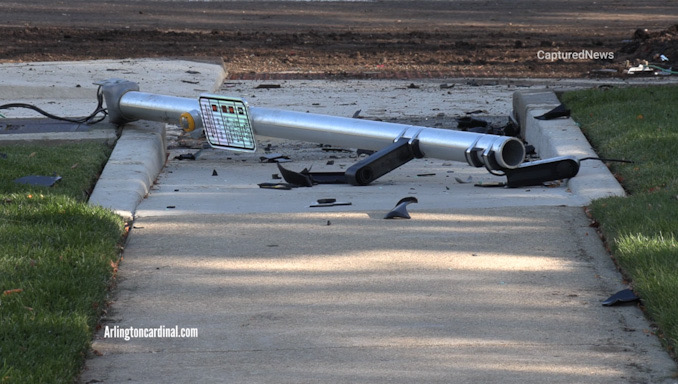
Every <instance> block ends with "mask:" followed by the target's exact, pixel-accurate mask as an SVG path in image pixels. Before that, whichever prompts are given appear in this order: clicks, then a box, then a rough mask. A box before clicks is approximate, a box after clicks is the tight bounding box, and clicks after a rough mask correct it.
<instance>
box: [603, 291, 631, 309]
mask: <svg viewBox="0 0 678 384" xmlns="http://www.w3.org/2000/svg"><path fill="white" fill-rule="evenodd" d="M639 300H640V297H638V296H636V294H635V293H633V291H632V290H630V289H623V290H621V291H619V292H617V293H615V294H614V295H612V296H610V297H609V298H608V299H607V300H605V301H603V305H604V306H606V307H611V306H613V305H619V304H626V303H633V302H636V301H639Z"/></svg>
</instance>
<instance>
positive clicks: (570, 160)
mask: <svg viewBox="0 0 678 384" xmlns="http://www.w3.org/2000/svg"><path fill="white" fill-rule="evenodd" d="M504 173H505V174H506V186H508V187H509V188H517V187H527V186H532V185H541V184H542V183H544V182H546V181H553V180H561V179H570V178H573V177H575V176H576V175H577V173H579V161H577V159H575V158H574V157H572V156H561V157H554V158H550V159H545V160H538V161H532V162H528V163H523V164H521V165H520V166H519V167H517V168H513V169H506V170H504Z"/></svg>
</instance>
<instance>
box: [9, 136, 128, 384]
mask: <svg viewBox="0 0 678 384" xmlns="http://www.w3.org/2000/svg"><path fill="white" fill-rule="evenodd" d="M109 154H110V148H109V147H108V146H105V145H103V144H93V143H79V144H71V145H59V146H19V145H12V146H0V383H5V382H7V383H72V382H73V380H74V378H75V377H76V376H77V375H78V373H79V372H80V370H81V368H82V364H83V362H84V359H85V354H86V352H87V350H88V348H89V346H90V342H91V338H92V334H93V332H94V330H95V327H96V324H97V321H98V318H99V317H100V315H101V311H102V309H103V308H104V307H105V299H106V294H107V291H108V288H109V286H110V282H111V278H112V276H113V271H114V266H115V265H116V263H117V262H118V259H119V253H120V252H119V249H120V248H119V244H120V241H121V239H122V236H123V233H124V223H123V222H122V220H121V219H120V217H118V216H117V215H115V214H113V213H112V212H110V211H108V210H104V209H101V208H96V207H90V206H88V205H87V203H86V200H87V197H88V194H89V191H90V190H91V188H92V186H93V183H94V182H95V180H96V177H97V175H98V174H99V172H100V171H101V169H102V168H103V166H104V164H105V162H106V159H107V158H108V155H109ZM55 174H56V175H58V176H61V177H62V179H61V180H60V181H58V182H57V183H56V184H55V185H54V186H52V187H32V186H28V185H23V184H17V183H14V180H15V179H17V178H19V177H22V176H27V175H48V176H51V175H55Z"/></svg>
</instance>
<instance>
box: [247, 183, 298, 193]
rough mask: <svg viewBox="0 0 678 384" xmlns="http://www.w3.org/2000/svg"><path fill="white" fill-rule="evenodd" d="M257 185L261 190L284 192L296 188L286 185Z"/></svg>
mask: <svg viewBox="0 0 678 384" xmlns="http://www.w3.org/2000/svg"><path fill="white" fill-rule="evenodd" d="M257 185H258V186H259V188H262V189H280V190H284V191H289V190H290V189H292V188H296V187H297V186H296V185H292V184H287V183H259V184H257Z"/></svg>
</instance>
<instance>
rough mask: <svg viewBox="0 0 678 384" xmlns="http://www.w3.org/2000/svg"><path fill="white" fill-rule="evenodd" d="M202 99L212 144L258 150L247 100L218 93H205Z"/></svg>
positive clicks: (205, 122) (244, 149) (201, 113)
mask: <svg viewBox="0 0 678 384" xmlns="http://www.w3.org/2000/svg"><path fill="white" fill-rule="evenodd" d="M199 101H200V115H201V117H202V123H203V127H204V128H205V136H206V137H207V142H208V143H209V144H210V145H211V146H212V147H214V148H222V149H229V150H233V151H246V152H254V151H255V150H256V145H257V144H256V140H255V139H254V132H253V131H252V120H251V119H250V111H249V108H248V106H247V102H245V101H244V100H242V99H239V98H234V97H226V96H219V95H202V96H200V99H199Z"/></svg>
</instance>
